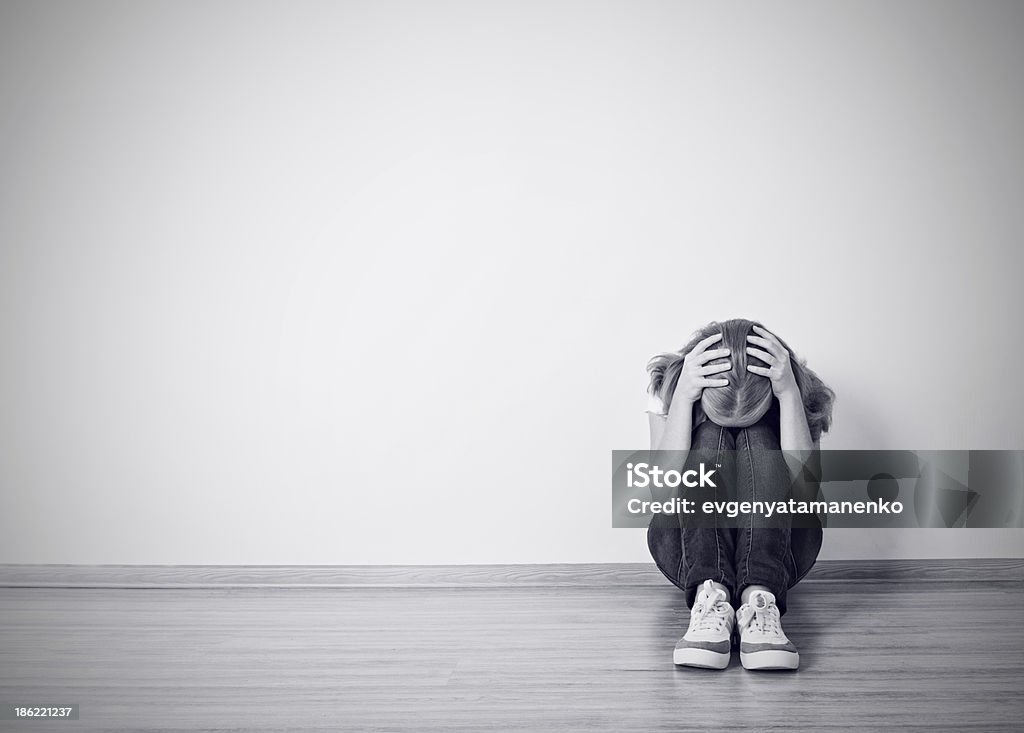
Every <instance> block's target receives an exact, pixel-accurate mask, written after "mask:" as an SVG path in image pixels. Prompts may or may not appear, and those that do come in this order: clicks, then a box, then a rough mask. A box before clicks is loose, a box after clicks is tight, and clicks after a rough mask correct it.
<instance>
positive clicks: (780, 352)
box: [747, 336, 786, 359]
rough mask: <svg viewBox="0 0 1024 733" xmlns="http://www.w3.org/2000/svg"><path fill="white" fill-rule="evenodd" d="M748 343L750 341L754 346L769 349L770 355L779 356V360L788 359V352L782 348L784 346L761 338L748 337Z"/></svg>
mask: <svg viewBox="0 0 1024 733" xmlns="http://www.w3.org/2000/svg"><path fill="white" fill-rule="evenodd" d="M747 341H749V342H750V343H752V344H757V345H758V346H763V347H764V348H765V349H767V350H768V351H769V352H770V353H772V354H774V355H775V356H777V357H778V358H779V359H784V358H785V357H786V350H785V349H784V348H782V346H780V345H779V344H777V343H775V342H774V341H769V340H768V339H763V338H761V337H760V336H747Z"/></svg>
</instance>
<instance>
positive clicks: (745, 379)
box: [647, 318, 835, 441]
mask: <svg viewBox="0 0 1024 733" xmlns="http://www.w3.org/2000/svg"><path fill="white" fill-rule="evenodd" d="M755 325H757V326H760V327H761V328H764V326H763V325H762V324H761V323H759V322H758V321H750V320H747V319H745V318H733V319H730V320H728V321H723V322H721V323H719V322H718V321H712V322H711V323H709V324H708V325H706V326H704V327H703V328H701V329H700V330H698V331H696V332H695V333H694V334H693V337H692V338H691V339H690V341H689V343H687V344H686V346H684V347H683V348H681V349H680V350H679V351H673V352H668V353H664V354H658V355H657V356H655V357H654V358H652V359H651V360H650V362H648V364H647V371H648V372H650V374H651V384H650V387H649V390H650V392H651V393H652V394H655V395H658V396H659V397H661V399H662V401H663V403H664V405H665V409H668V407H669V406H670V405H671V403H672V395H673V393H674V392H675V389H676V383H677V382H678V381H679V374H680V373H681V372H682V369H683V359H685V358H686V355H687V354H689V353H690V352H691V351H693V349H694V347H695V346H696V345H697V343H698V342H700V341H701V340H703V339H705V338H707V337H708V336H711V335H712V334H716V333H721V334H722V339H721V341H719V342H718V343H715V344H712V345H711V347H710V348H712V349H719V348H727V349H730V350H731V351H732V354H731V356H729V357H724V358H720V359H714V360H712V361H710V362H708V363H709V364H719V363H724V362H726V361H731V362H732V368H731V369H729V371H726V372H720V373H718V374H713V375H711V377H712V378H714V379H719V378H725V379H727V380H728V381H729V385H728V386H727V387H708V388H706V389H705V390H704V391H703V393H702V394H701V399H700V402H699V403H696V404H694V411H695V415H694V418H695V420H694V424H696V418H697V417H698V416H699V413H700V412H703V413H704V414H705V415H707V417H708V419H710V420H711V421H712V422H714V423H716V424H718V425H722V426H724V427H746V426H748V425H753V424H754V423H756V422H757V421H758V420H760V419H761V418H762V417H764V415H765V414H766V413H767V412H768V411H769V409H771V408H772V407H773V406H774V404H773V403H775V402H776V400H775V398H774V395H773V394H772V386H771V381H770V380H769V379H768V378H767V377H762V376H760V375H758V374H754V373H753V372H750V371H747V364H751V365H753V366H760V367H767V366H768V365H767V364H765V363H764V362H763V361H761V360H760V359H758V358H757V357H756V356H749V355H748V354H747V351H746V349H747V345H748V344H747V336H748V335H749V334H751V333H752V332H753V327H754V326H755ZM773 333H774V332H773ZM755 335H756V334H755ZM775 337H776V338H777V339H779V341H780V342H781V343H782V345H783V346H785V347H786V349H787V350H788V351H789V353H790V355H791V356H792V366H793V375H794V377H795V378H796V384H797V387H798V388H799V390H800V396H801V398H802V400H803V406H804V414H805V415H806V417H807V427H808V428H809V430H810V433H811V438H812V439H813V440H814V441H817V440H818V439H819V438H820V437H821V434H822V433H825V432H828V429H829V426H830V425H831V423H832V403H833V401H834V400H835V392H833V391H832V390H831V389H830V388H829V387H828V386H826V385H825V383H824V382H822V381H821V379H820V378H819V377H818V375H817V374H815V373H814V372H813V371H812V370H811V369H810V368H809V367H808V366H807V364H806V362H804V361H803V360H802V359H799V358H797V356H796V354H795V353H794V352H793V350H792V349H790V348H789V345H788V344H786V342H785V341H783V340H782V338H781V337H780V336H779V335H778V334H775Z"/></svg>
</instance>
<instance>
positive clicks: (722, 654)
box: [672, 580, 736, 669]
mask: <svg viewBox="0 0 1024 733" xmlns="http://www.w3.org/2000/svg"><path fill="white" fill-rule="evenodd" d="M735 622H736V617H735V614H734V613H733V610H732V606H730V605H729V602H728V600H726V594H725V591H723V590H721V589H720V588H715V586H714V585H713V584H712V582H711V581H710V580H705V581H704V585H703V586H701V589H700V591H699V592H698V593H697V600H696V601H695V602H694V604H693V608H692V609H691V610H690V628H688V629H687V630H686V635H685V636H683V638H682V639H680V640H679V642H678V643H677V644H676V648H675V651H674V652H672V661H673V662H675V663H676V664H684V665H686V666H688V667H704V668H705V669H725V668H726V667H728V666H729V657H730V655H731V654H732V627H733V624H734V623H735Z"/></svg>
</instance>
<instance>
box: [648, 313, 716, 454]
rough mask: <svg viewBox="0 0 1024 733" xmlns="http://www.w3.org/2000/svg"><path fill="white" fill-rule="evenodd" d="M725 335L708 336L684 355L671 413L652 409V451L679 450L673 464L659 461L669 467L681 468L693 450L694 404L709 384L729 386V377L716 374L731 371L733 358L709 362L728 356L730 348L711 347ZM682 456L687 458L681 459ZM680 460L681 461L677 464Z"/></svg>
mask: <svg viewBox="0 0 1024 733" xmlns="http://www.w3.org/2000/svg"><path fill="white" fill-rule="evenodd" d="M721 338H722V334H721V333H716V334H713V335H711V336H708V337H707V338H706V339H704V340H703V341H701V342H699V343H698V344H697V345H696V346H695V347H694V348H693V351H691V352H690V353H689V354H687V355H686V357H685V358H684V359H683V368H682V371H681V372H680V374H679V380H678V381H677V382H676V386H675V391H674V392H673V393H672V403H671V405H670V406H669V410H668V415H656V414H653V413H649V420H650V428H651V450H652V451H677V452H678V453H677V454H676V455H674V456H673V458H675V459H676V460H673V461H672V462H671V464H667V463H662V462H659V464H658V465H659V466H661V467H662V468H664V469H665V470H671V469H675V470H679V469H681V468H682V464H683V463H685V458H686V455H685V453H686V452H687V451H689V450H690V434H691V433H692V431H693V404H694V402H696V401H697V400H699V399H700V396H701V394H702V393H703V392H704V389H705V388H707V387H725V386H726V385H728V384H729V381H728V380H727V379H722V378H720V377H713V376H712V375H715V374H719V373H721V372H725V371H728V370H729V369H731V368H732V364H731V362H725V363H722V364H709V363H708V362H710V361H714V360H716V359H721V358H723V357H727V356H729V354H730V351H729V349H710V350H709V347H710V346H711V345H712V344H714V343H715V342H717V341H720V340H721ZM680 458H682V459H683V460H681V461H680V460H678V459H680ZM674 464H679V465H674Z"/></svg>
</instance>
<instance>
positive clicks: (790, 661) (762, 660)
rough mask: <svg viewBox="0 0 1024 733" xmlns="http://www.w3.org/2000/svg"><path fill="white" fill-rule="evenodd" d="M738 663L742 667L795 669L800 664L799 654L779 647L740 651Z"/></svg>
mask: <svg viewBox="0 0 1024 733" xmlns="http://www.w3.org/2000/svg"><path fill="white" fill-rule="evenodd" d="M740 664H742V665H743V668H744V669H796V668H797V667H799V666H800V654H799V653H797V652H789V651H784V650H781V649H765V650H764V651H760V652H740Z"/></svg>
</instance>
